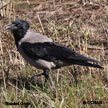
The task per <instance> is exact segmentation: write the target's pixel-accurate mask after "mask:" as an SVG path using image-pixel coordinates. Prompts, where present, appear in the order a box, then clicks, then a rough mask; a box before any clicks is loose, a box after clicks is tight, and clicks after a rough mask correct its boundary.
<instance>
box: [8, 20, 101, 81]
mask: <svg viewBox="0 0 108 108" xmlns="http://www.w3.org/2000/svg"><path fill="white" fill-rule="evenodd" d="M7 29H11V30H12V32H13V36H14V38H15V43H16V46H17V48H18V51H19V52H20V54H21V55H22V56H23V57H24V59H25V60H27V61H28V62H29V63H30V64H31V65H33V66H35V67H36V68H39V69H43V70H44V72H43V73H42V74H39V75H36V77H37V76H40V75H44V76H45V77H46V79H47V80H48V71H49V70H50V69H57V68H60V67H63V66H68V65H72V64H76V65H81V66H89V67H95V68H103V67H102V66H100V65H99V64H98V61H97V60H94V59H92V58H88V57H85V56H83V55H81V54H78V53H76V52H75V51H73V50H72V49H71V48H68V47H66V46H64V45H60V44H57V43H55V42H52V40H51V39H49V38H48V37H46V36H43V35H41V34H39V33H36V32H34V31H32V30H31V29H30V28H29V24H28V23H27V22H26V21H23V20H16V21H14V22H13V23H12V24H11V25H9V26H8V27H7Z"/></svg>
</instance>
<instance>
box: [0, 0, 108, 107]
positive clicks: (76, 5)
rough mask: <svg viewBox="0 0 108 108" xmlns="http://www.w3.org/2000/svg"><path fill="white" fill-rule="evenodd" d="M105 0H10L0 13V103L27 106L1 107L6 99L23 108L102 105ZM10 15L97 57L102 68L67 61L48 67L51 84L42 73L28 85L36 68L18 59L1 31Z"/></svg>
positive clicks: (107, 99)
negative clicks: (7, 10) (7, 9)
mask: <svg viewBox="0 0 108 108" xmlns="http://www.w3.org/2000/svg"><path fill="white" fill-rule="evenodd" d="M107 5H108V2H107V0H76V1H75V0H46V1H44V0H37V1H34V0H25V1H22V0H20V1H16V2H14V3H13V9H12V11H11V14H10V13H9V14H6V15H4V16H1V17H0V101H1V102H0V106H1V107H4V108H5V107H7V108H8V107H9V108H13V107H15V108H16V107H17V108H21V107H27V106H21V105H19V106H6V105H5V104H4V102H5V101H8V102H30V103H31V105H29V106H28V108H94V107H96V108H107V107H108V74H107V72H108V65H107V64H108V38H107V36H108V30H107V28H108V6H107ZM14 19H23V20H27V21H28V22H29V23H30V24H31V28H33V29H34V30H35V31H37V32H40V33H42V34H45V35H47V36H48V37H50V38H52V39H53V40H54V41H55V42H58V43H61V44H64V45H66V46H68V47H71V48H73V49H74V50H75V51H77V52H79V53H82V54H84V55H86V56H89V57H92V58H96V59H98V60H99V61H101V65H102V66H103V67H104V69H103V70H99V69H94V68H88V67H80V66H70V67H65V68H62V69H60V70H56V71H52V72H51V73H50V77H51V79H52V80H51V83H50V84H46V85H45V84H44V78H40V79H38V80H36V81H35V82H32V83H31V84H29V83H28V82H27V81H28V79H30V77H31V76H32V75H34V74H35V73H39V72H40V71H41V70H37V69H35V68H34V67H32V66H30V65H29V64H27V63H26V61H24V60H23V59H22V57H21V56H20V54H19V53H18V52H17V49H16V48H15V44H14V39H13V37H12V35H11V33H10V32H7V31H5V30H4V29H5V26H6V25H8V24H9V22H11V21H13V20H14ZM75 76H77V77H75ZM7 77H8V80H7ZM75 78H77V79H76V80H77V86H76V82H75ZM83 101H102V103H103V104H98V105H97V104H83Z"/></svg>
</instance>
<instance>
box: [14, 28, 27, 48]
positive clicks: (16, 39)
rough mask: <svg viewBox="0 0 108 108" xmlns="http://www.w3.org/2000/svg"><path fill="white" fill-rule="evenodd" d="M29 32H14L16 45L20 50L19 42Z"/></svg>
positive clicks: (20, 30)
mask: <svg viewBox="0 0 108 108" xmlns="http://www.w3.org/2000/svg"><path fill="white" fill-rule="evenodd" d="M27 31H28V30H22V29H19V30H14V31H13V36H14V39H15V44H16V46H17V48H18V42H19V41H20V40H21V39H22V38H24V36H25V34H26V32H27Z"/></svg>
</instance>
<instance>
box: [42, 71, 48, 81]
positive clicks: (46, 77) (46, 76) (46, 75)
mask: <svg viewBox="0 0 108 108" xmlns="http://www.w3.org/2000/svg"><path fill="white" fill-rule="evenodd" d="M43 75H44V76H45V82H47V81H48V80H49V70H44V72H43Z"/></svg>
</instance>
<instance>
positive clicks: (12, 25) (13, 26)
mask: <svg viewBox="0 0 108 108" xmlns="http://www.w3.org/2000/svg"><path fill="white" fill-rule="evenodd" d="M16 29H17V27H16V26H15V25H14V24H11V25H8V26H7V27H6V30H16Z"/></svg>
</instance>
